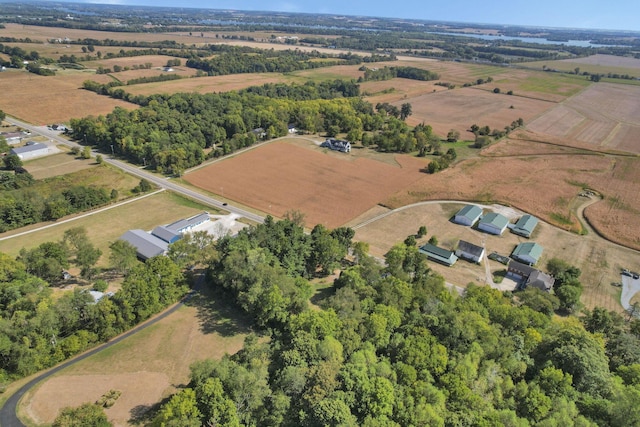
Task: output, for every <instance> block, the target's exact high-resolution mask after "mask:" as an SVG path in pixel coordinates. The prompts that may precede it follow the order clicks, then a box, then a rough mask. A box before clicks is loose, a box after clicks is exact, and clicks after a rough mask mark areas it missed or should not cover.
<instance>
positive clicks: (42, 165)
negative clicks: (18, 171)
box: [24, 146, 98, 179]
mask: <svg viewBox="0 0 640 427" xmlns="http://www.w3.org/2000/svg"><path fill="white" fill-rule="evenodd" d="M59 148H60V147H59ZM66 148H67V147H66V146H65V147H62V149H63V150H64V152H63V153H58V154H54V155H51V156H46V157H40V158H38V159H33V160H28V161H26V162H25V163H24V167H25V168H26V169H27V170H28V171H29V173H30V174H31V175H33V177H34V178H35V179H44V178H51V177H54V176H58V175H64V174H69V173H73V172H77V171H80V170H83V169H89V168H95V167H97V166H98V164H97V163H96V161H95V159H81V158H79V157H75V156H74V155H73V154H71V153H70V152H69V151H67V149H66Z"/></svg>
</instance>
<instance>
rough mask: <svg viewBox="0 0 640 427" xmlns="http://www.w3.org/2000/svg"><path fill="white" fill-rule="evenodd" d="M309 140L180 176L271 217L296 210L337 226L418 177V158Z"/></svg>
mask: <svg viewBox="0 0 640 427" xmlns="http://www.w3.org/2000/svg"><path fill="white" fill-rule="evenodd" d="M309 144H310V145H309V147H301V146H298V145H296V144H293V143H287V142H286V140H284V141H278V142H273V143H270V144H267V145H263V146H260V147H258V148H256V149H253V150H250V151H248V152H245V153H243V154H241V155H238V156H235V157H232V158H229V159H225V160H224V161H221V162H216V163H214V164H211V165H209V166H206V167H204V168H201V169H198V170H196V171H194V172H192V173H188V174H186V175H185V176H184V179H185V180H187V181H188V182H190V183H191V184H193V185H196V186H198V187H200V188H203V189H205V190H208V191H211V192H213V193H217V194H221V193H224V197H227V198H229V199H231V200H235V201H238V202H240V203H242V204H244V205H247V206H250V207H252V208H255V209H259V210H260V211H263V212H267V213H269V214H272V215H275V216H277V217H282V216H283V215H284V214H285V212H287V211H288V210H291V209H296V210H300V211H301V212H303V213H304V214H305V215H306V223H307V224H324V225H325V226H327V227H337V226H341V225H343V224H344V223H346V222H347V221H349V220H350V219H352V218H354V217H356V216H358V215H360V214H361V213H363V212H365V211H366V210H368V209H370V208H371V207H373V206H375V205H376V204H377V203H380V202H381V201H382V200H384V199H385V198H387V197H388V196H389V195H391V194H393V193H395V192H397V191H400V190H401V189H403V188H406V187H407V186H408V185H411V184H412V183H415V182H416V181H417V180H419V179H420V178H421V177H422V176H423V175H424V174H422V173H421V172H420V171H419V170H420V168H421V167H424V165H425V163H426V161H425V160H424V159H417V158H414V157H410V156H405V155H396V156H395V159H396V161H397V162H398V165H397V166H393V165H390V164H387V163H383V162H379V161H376V160H372V159H366V158H357V157H356V156H355V155H349V154H343V153H335V152H329V151H328V150H325V149H319V148H317V147H316V146H315V145H313V144H312V143H309Z"/></svg>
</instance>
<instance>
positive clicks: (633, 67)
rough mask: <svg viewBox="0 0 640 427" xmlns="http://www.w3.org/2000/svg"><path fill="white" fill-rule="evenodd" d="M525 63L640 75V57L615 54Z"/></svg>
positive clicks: (603, 72) (569, 69)
mask: <svg viewBox="0 0 640 427" xmlns="http://www.w3.org/2000/svg"><path fill="white" fill-rule="evenodd" d="M523 65H525V66H529V67H536V68H538V67H540V68H542V66H543V65H544V66H546V67H548V68H551V69H556V70H560V71H565V72H574V71H575V69H576V68H580V73H582V72H585V71H586V72H588V73H592V74H605V75H606V74H608V73H617V74H621V75H624V74H629V75H631V76H635V77H640V59H637V58H629V57H624V56H615V55H603V54H597V55H591V56H587V57H584V58H570V59H561V60H557V61H535V62H527V63H524V64H523Z"/></svg>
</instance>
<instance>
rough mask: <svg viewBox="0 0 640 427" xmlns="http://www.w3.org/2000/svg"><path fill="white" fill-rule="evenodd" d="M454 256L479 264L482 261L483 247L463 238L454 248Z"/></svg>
mask: <svg viewBox="0 0 640 427" xmlns="http://www.w3.org/2000/svg"><path fill="white" fill-rule="evenodd" d="M456 256H457V257H458V258H463V259H466V260H467V261H471V262H475V263H478V264H479V263H480V261H482V257H484V248H483V247H482V246H478V245H474V244H473V243H469V242H467V241H465V240H460V241H459V242H458V248H457V249H456Z"/></svg>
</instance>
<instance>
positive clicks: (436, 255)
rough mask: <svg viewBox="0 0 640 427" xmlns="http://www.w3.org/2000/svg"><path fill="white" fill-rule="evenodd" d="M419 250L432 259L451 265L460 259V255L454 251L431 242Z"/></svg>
mask: <svg viewBox="0 0 640 427" xmlns="http://www.w3.org/2000/svg"><path fill="white" fill-rule="evenodd" d="M418 252H420V253H421V254H424V255H426V256H427V258H429V259H430V260H432V261H436V262H439V263H441V264H444V265H447V266H449V267H451V266H452V265H453V264H455V263H456V261H457V260H458V257H457V256H456V254H454V253H453V252H451V251H448V250H446V249H442V248H439V247H437V246H434V245H432V244H429V243H427V244H426V245H423V246H421V247H420V249H418Z"/></svg>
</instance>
